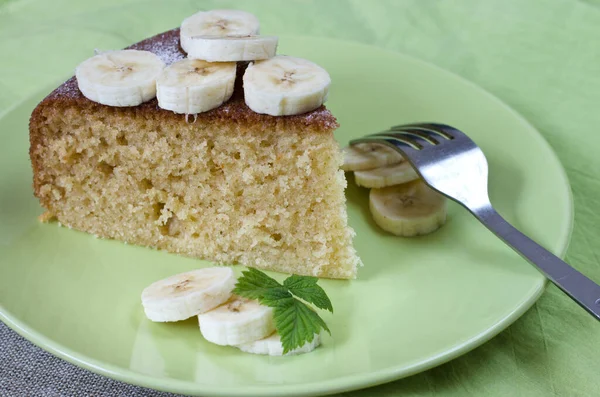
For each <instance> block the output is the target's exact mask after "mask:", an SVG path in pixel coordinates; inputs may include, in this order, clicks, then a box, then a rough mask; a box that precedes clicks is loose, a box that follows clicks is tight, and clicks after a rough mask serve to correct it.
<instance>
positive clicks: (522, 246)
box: [473, 206, 600, 320]
mask: <svg viewBox="0 0 600 397" xmlns="http://www.w3.org/2000/svg"><path fill="white" fill-rule="evenodd" d="M473 212H474V214H475V216H476V217H477V218H478V219H479V220H480V221H481V223H483V224H484V225H485V226H486V227H487V228H488V229H490V230H491V231H492V232H493V233H494V234H496V235H497V236H498V237H500V238H501V239H502V240H503V241H504V242H505V243H506V244H508V245H509V246H510V247H511V248H512V249H513V250H515V251H516V252H517V253H519V254H520V255H521V256H522V257H524V258H525V259H527V260H528V261H529V262H530V263H532V264H533V265H535V266H536V267H537V268H538V269H539V270H540V271H541V272H542V273H543V274H544V275H545V276H546V277H547V278H548V279H549V280H550V281H552V282H553V283H554V284H555V285H556V286H557V287H558V288H560V289H561V290H562V291H563V292H564V293H566V294H567V295H569V296H570V297H571V299H573V300H574V301H575V302H577V303H578V304H579V305H580V306H581V307H583V308H584V309H585V310H587V311H588V312H589V313H590V314H591V315H592V316H594V317H595V318H596V319H597V320H600V285H598V284H596V283H595V282H593V281H592V280H590V279H589V278H587V277H586V276H584V275H583V274H581V273H579V272H578V271H577V270H575V269H574V268H572V267H571V266H569V265H568V264H567V263H566V262H564V261H563V260H561V259H560V258H558V257H557V256H555V255H554V254H552V253H551V252H549V251H548V250H546V249H545V248H544V247H542V246H541V245H539V244H537V243H536V242H535V241H533V240H532V239H530V238H529V237H527V236H526V235H524V234H523V233H521V232H520V231H518V230H517V229H516V228H515V227H514V226H512V225H511V224H510V223H508V222H507V221H506V220H505V219H504V218H502V216H500V214H498V212H496V210H494V209H493V208H492V207H491V206H489V207H487V208H485V209H483V210H482V209H478V210H477V211H473Z"/></svg>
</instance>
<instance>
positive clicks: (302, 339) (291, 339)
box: [273, 296, 331, 354]
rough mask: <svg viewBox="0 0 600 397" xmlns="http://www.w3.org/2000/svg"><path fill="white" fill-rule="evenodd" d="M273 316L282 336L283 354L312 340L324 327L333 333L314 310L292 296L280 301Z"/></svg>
mask: <svg viewBox="0 0 600 397" xmlns="http://www.w3.org/2000/svg"><path fill="white" fill-rule="evenodd" d="M273 318H274V320H275V328H277V332H278V333H279V336H281V344H282V345H283V354H285V353H288V352H289V351H291V350H294V349H296V348H298V347H301V346H302V345H304V344H305V343H307V342H312V341H313V339H314V337H315V334H318V333H319V332H320V331H321V330H322V329H324V330H325V331H327V332H329V333H330V334H331V331H329V328H327V324H325V321H323V319H322V318H321V317H319V315H318V314H317V313H316V312H315V311H314V310H312V309H311V308H310V307H308V306H307V305H306V304H305V303H304V302H301V301H299V300H298V299H295V298H293V297H292V296H290V297H288V298H283V299H280V300H279V301H278V303H277V306H275V310H274V313H273Z"/></svg>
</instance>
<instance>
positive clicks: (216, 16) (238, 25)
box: [179, 10, 260, 53]
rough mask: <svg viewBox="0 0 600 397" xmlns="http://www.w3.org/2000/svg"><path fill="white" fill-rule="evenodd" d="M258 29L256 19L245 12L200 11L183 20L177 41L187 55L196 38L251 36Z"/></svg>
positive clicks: (256, 32) (255, 33)
mask: <svg viewBox="0 0 600 397" xmlns="http://www.w3.org/2000/svg"><path fill="white" fill-rule="evenodd" d="M259 29H260V24H259V22H258V18H256V17H255V16H254V15H253V14H250V13H249V12H246V11H240V10H212V11H200V12H198V13H196V14H194V15H192V16H191V17H188V18H186V19H184V20H183V22H182V23H181V29H180V32H179V39H180V40H179V41H180V45H181V48H183V50H184V51H185V52H187V53H189V52H190V49H191V48H192V47H193V45H192V44H191V43H192V42H193V40H194V37H196V36H221V37H223V36H253V35H257V34H258V31H259Z"/></svg>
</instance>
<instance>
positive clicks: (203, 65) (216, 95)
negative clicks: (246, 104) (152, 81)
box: [156, 59, 236, 114]
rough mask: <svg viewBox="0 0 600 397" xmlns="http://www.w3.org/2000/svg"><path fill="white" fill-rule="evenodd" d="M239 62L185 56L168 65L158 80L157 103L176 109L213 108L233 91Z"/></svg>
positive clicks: (174, 110)
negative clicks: (219, 61)
mask: <svg viewBox="0 0 600 397" xmlns="http://www.w3.org/2000/svg"><path fill="white" fill-rule="evenodd" d="M235 74H236V64H235V63H234V62H222V63H211V62H207V61H203V60H199V59H183V60H181V61H178V62H175V63H173V64H171V65H169V66H167V67H166V68H165V69H164V70H163V71H162V73H161V74H160V75H159V76H158V78H157V80H156V98H157V99H158V106H160V107H161V108H163V109H167V110H171V111H173V112H175V113H182V114H183V113H184V114H196V113H202V112H206V111H208V110H211V109H214V108H216V107H218V106H220V105H221V104H223V103H224V102H226V101H227V100H228V99H229V98H230V97H231V95H232V94H233V86H234V84H235Z"/></svg>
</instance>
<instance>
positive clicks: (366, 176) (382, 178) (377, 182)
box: [354, 161, 419, 189]
mask: <svg viewBox="0 0 600 397" xmlns="http://www.w3.org/2000/svg"><path fill="white" fill-rule="evenodd" d="M416 179H419V175H418V174H417V172H416V171H415V170H414V168H413V167H412V165H410V163H409V162H408V161H403V162H401V163H399V164H392V165H386V166H384V167H379V168H374V169H372V170H364V171H355V172H354V180H355V181H356V184H357V185H358V186H363V187H368V188H371V189H373V188H382V187H386V186H394V185H400V184H403V183H406V182H410V181H414V180H416Z"/></svg>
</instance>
